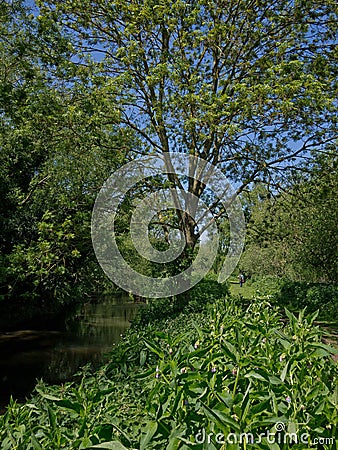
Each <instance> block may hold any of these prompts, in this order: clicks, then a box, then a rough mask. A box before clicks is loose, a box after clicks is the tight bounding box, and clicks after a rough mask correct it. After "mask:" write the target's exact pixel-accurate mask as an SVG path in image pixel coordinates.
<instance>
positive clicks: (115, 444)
mask: <svg viewBox="0 0 338 450" xmlns="http://www.w3.org/2000/svg"><path fill="white" fill-rule="evenodd" d="M87 448H88V449H90V448H103V449H107V450H128V449H127V447H125V446H124V445H122V444H121V442H119V441H110V442H102V444H97V445H92V446H91V447H87ZM129 450H130V449H129Z"/></svg>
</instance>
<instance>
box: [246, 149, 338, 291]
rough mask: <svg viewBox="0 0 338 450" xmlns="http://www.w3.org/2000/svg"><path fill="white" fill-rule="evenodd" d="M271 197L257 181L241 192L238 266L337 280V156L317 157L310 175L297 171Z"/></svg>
mask: <svg viewBox="0 0 338 450" xmlns="http://www.w3.org/2000/svg"><path fill="white" fill-rule="evenodd" d="M289 183H290V186H289V188H288V189H287V190H286V191H285V192H284V193H282V194H279V195H277V196H273V195H272V193H271V192H269V191H268V190H267V189H266V188H265V187H264V186H262V185H258V186H256V187H255V189H253V190H252V191H251V192H250V193H249V194H248V195H247V197H246V201H245V204H246V208H247V212H248V213H247V215H248V234H247V243H246V248H245V251H244V254H243V256H242V259H241V262H240V264H241V267H243V270H244V271H245V272H246V273H247V274H250V275H258V276H259V275H264V276H266V275H275V276H277V277H282V278H288V279H290V280H294V281H302V280H306V281H308V282H328V283H330V282H331V283H332V282H336V281H337V276H338V259H337V252H336V248H337V246H338V242H337V233H336V224H337V220H338V217H337V211H338V209H337V205H336V203H337V202H336V195H335V187H336V186H337V156H336V154H335V152H334V151H333V150H332V151H331V152H328V153H327V154H325V155H322V156H321V157H320V158H318V160H317V162H316V164H314V165H313V167H312V174H311V175H310V176H306V175H304V174H303V175H297V176H296V177H295V179H294V180H293V181H292V180H291V179H290V180H289Z"/></svg>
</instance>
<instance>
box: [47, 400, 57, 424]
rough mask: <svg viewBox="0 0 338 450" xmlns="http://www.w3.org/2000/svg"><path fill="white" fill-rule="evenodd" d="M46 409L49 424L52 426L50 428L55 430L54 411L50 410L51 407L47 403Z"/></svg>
mask: <svg viewBox="0 0 338 450" xmlns="http://www.w3.org/2000/svg"><path fill="white" fill-rule="evenodd" d="M47 411H48V419H49V425H50V427H51V428H52V430H55V429H56V416H55V412H54V411H53V410H52V408H51V407H50V406H49V405H47Z"/></svg>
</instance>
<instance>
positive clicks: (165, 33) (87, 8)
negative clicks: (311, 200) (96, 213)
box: [37, 0, 337, 247]
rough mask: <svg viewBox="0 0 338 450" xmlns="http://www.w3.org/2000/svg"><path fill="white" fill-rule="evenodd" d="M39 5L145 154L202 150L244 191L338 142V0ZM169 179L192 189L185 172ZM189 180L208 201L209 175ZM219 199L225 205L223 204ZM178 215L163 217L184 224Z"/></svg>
mask: <svg viewBox="0 0 338 450" xmlns="http://www.w3.org/2000/svg"><path fill="white" fill-rule="evenodd" d="M37 5H38V6H39V8H40V14H39V16H38V22H39V24H40V27H41V28H42V29H43V30H45V35H46V38H47V37H48V32H47V31H48V30H51V34H52V39H51V40H50V43H49V45H50V46H51V47H52V48H54V47H55V46H54V45H53V42H54V40H55V31H54V30H57V33H58V34H59V35H60V36H63V35H68V36H69V37H70V45H71V47H72V49H73V52H74V55H75V54H76V58H77V59H78V60H79V61H80V62H81V63H83V66H84V67H89V69H88V72H89V73H90V74H94V75H92V79H93V82H94V83H97V84H98V85H100V86H101V87H102V92H104V94H103V97H105V98H110V97H111V96H113V97H114V98H116V108H117V110H118V114H119V116H118V120H119V123H120V124H121V126H122V127H126V128H127V129H129V130H130V129H132V130H134V131H135V132H136V133H137V135H138V137H139V138H140V141H141V143H142V147H141V150H140V153H141V154H152V153H154V152H156V153H159V154H162V155H166V156H168V152H169V151H173V152H180V153H186V154H190V155H195V156H199V157H200V158H202V159H204V160H206V161H208V162H210V163H212V164H215V165H218V166H219V168H220V169H221V170H222V171H224V173H225V174H227V175H229V176H230V177H232V178H233V179H236V181H237V182H238V191H239V192H241V191H242V190H243V189H244V188H245V187H246V186H248V185H249V184H250V183H252V182H253V181H255V180H262V181H264V182H266V183H270V184H274V185H277V183H278V181H280V179H281V176H280V175H282V176H283V174H284V173H288V171H289V169H290V168H293V167H297V166H298V163H299V161H300V158H301V157H307V158H310V156H311V151H313V152H314V153H315V152H318V151H320V150H325V149H326V147H327V146H328V145H329V144H330V143H331V142H333V141H334V140H335V139H336V136H337V134H336V89H337V85H336V81H335V80H336V66H335V58H336V50H335V45H334V44H335V40H334V36H335V31H336V27H337V21H336V20H335V19H336V13H335V10H334V8H332V0H325V1H322V2H320V4H318V2H315V1H306V2H304V1H296V2H289V1H287V0H278V1H275V2H272V1H270V0H264V1H261V2H259V3H253V2H251V3H248V2H247V1H246V0H240V1H236V2H233V1H230V2H228V1H225V2H224V1H221V2H214V1H207V0H197V1H196V0H194V1H187V2H186V1H181V0H173V1H169V2H158V1H150V2H129V1H126V0H110V1H103V0H97V1H93V2H87V1H86V2H73V1H63V2H59V1H53V0H45V1H44V0H39V1H38V2H37ZM52 31H53V32H52ZM54 51H56V50H54ZM88 60H90V63H88ZM115 120H116V116H115V115H112V114H109V113H108V114H107V115H106V117H105V121H106V123H115ZM324 124H325V126H324ZM194 174H195V173H194V168H193V167H191V175H192V177H191V178H193V175H194ZM166 182H167V183H168V182H169V183H170V185H171V187H172V188H176V189H179V188H182V186H183V183H182V180H180V179H179V177H178V176H175V174H174V175H172V176H168V180H166ZM187 184H188V186H187V190H188V191H189V192H190V193H192V194H194V195H195V196H197V197H198V198H204V197H205V196H208V195H210V194H209V193H207V191H206V187H205V186H204V185H203V183H192V182H191V180H190V182H189V183H187ZM214 194H215V193H214ZM213 199H215V195H214V197H213ZM213 199H211V200H213ZM209 204H211V205H213V206H211V209H212V210H213V212H215V213H218V214H219V215H220V216H221V215H222V213H224V211H223V210H220V208H219V202H217V201H216V202H215V203H213V201H210V202H209ZM175 212H176V220H175V219H174V222H176V223H178V224H179V226H180V229H181V230H182V231H183V232H184V235H185V238H186V242H187V246H188V247H194V246H195V245H196V243H197V242H198V238H199V234H198V229H197V224H196V223H195V221H194V220H193V218H192V217H191V216H189V214H187V212H186V211H185V210H184V208H176V210H175ZM167 219H168V218H165V219H163V220H161V219H160V220H159V218H158V217H156V221H157V222H160V223H161V224H162V225H163V226H165V225H172V226H173V225H175V223H170V224H168V223H167V222H166V220H167ZM171 219H173V218H171Z"/></svg>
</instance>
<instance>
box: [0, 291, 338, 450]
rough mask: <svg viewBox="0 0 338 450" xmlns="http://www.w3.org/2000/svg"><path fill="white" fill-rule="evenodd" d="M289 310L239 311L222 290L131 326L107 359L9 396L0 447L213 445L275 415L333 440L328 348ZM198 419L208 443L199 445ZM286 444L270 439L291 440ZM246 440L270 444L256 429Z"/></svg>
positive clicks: (333, 376) (271, 421)
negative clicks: (196, 308)
mask: <svg viewBox="0 0 338 450" xmlns="http://www.w3.org/2000/svg"><path fill="white" fill-rule="evenodd" d="M286 314H287V317H288V323H287V324H286V325H283V323H282V322H281V321H280V316H279V314H278V312H277V310H276V309H275V308H272V307H271V306H270V305H269V304H267V303H266V302H264V301H259V300H254V301H253V302H252V304H251V305H250V306H249V308H248V309H244V308H243V307H242V306H241V305H240V304H239V303H236V302H234V300H232V299H230V300H224V299H223V300H218V301H217V302H215V303H214V304H211V305H209V306H208V307H207V308H206V309H204V310H203V311H202V312H201V313H193V314H189V315H187V314H184V313H183V314H181V315H179V316H177V317H176V318H174V319H166V320H163V321H160V322H158V323H157V324H156V326H152V325H149V326H148V327H147V328H145V329H143V330H140V329H139V328H138V327H135V328H132V329H130V330H129V332H127V334H126V336H125V337H124V338H123V340H122V341H121V343H120V344H119V345H117V346H116V348H115V350H114V351H113V352H112V356H111V363H109V364H108V366H106V367H102V368H101V369H100V370H99V371H97V372H95V373H91V372H90V371H89V370H88V369H84V371H83V373H79V374H78V382H77V383H66V384H65V385H62V386H46V385H44V384H42V383H40V385H39V386H38V387H37V393H36V395H35V396H34V397H33V398H32V399H31V400H30V401H29V402H28V403H26V404H25V405H18V404H16V403H15V402H11V404H10V405H9V406H8V409H7V412H6V413H5V414H4V415H3V416H1V417H0V440H1V442H2V448H3V449H4V450H5V449H12V448H17V449H25V450H26V449H27V450H29V449H40V448H68V449H76V448H79V449H81V448H82V449H85V448H86V449H91V448H93V449H94V448H107V449H109V448H113V449H159V450H160V449H161V450H162V449H164V448H166V449H182V450H183V449H188V448H200V449H202V448H215V449H221V448H224V446H223V447H222V445H221V444H217V443H216V442H215V438H216V435H217V433H222V434H224V436H225V437H226V436H227V435H228V434H229V433H230V432H232V433H236V434H238V435H239V433H243V432H251V433H252V434H253V436H255V437H258V435H259V433H264V432H265V433H266V432H267V430H269V431H271V432H272V433H273V432H276V430H275V428H274V426H275V424H276V423H277V422H278V423H284V424H285V432H286V431H287V432H289V433H298V436H300V435H301V433H305V432H306V433H308V435H309V438H308V440H309V442H308V446H311V441H312V440H313V439H314V437H322V438H324V437H325V438H332V439H333V440H332V441H331V444H332V442H333V444H332V445H333V446H334V445H336V444H337V442H335V441H334V440H335V439H336V430H337V422H338V416H337V408H338V398H337V394H338V392H337V377H338V369H337V365H336V364H335V363H334V362H333V360H332V358H331V354H332V353H333V352H334V350H333V349H331V348H330V347H328V346H326V345H324V344H322V342H321V334H320V332H319V329H318V327H315V326H314V325H313V321H314V320H315V317H316V316H315V315H312V316H308V317H305V316H304V313H303V312H302V313H300V314H299V316H298V318H297V317H295V316H293V315H292V314H291V313H289V312H288V311H286ZM203 429H205V432H206V433H207V434H208V433H212V434H210V436H212V437H213V438H212V442H213V443H212V444H208V443H207V442H205V443H204V444H202V443H200V444H198V445H197V442H196V436H197V435H198V433H201V430H203ZM278 435H279V436H280V438H283V436H285V433H284V432H281V433H279V434H278ZM200 438H201V435H200ZM287 442H288V443H287V444H283V440H280V441H277V442H276V443H275V444H274V446H273V448H275V449H287V448H290V446H289V441H287ZM334 442H335V443H334ZM331 444H324V445H323V446H322V447H321V448H324V449H329V448H334V447H332V445H331ZM249 445H250V448H257V449H258V448H259V449H265V448H266V449H269V448H271V445H272V444H268V442H267V440H266V439H264V438H263V440H262V442H260V443H259V444H258V443H256V444H252V445H251V444H249V443H247V447H248V448H249ZM245 446H246V444H244V447H243V446H240V445H239V444H238V445H233V446H229V447H228V445H227V448H233V449H239V448H246V447H245ZM294 447H295V448H305V447H304V445H303V444H298V445H294ZM313 447H314V448H317V447H316V446H315V445H313Z"/></svg>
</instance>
